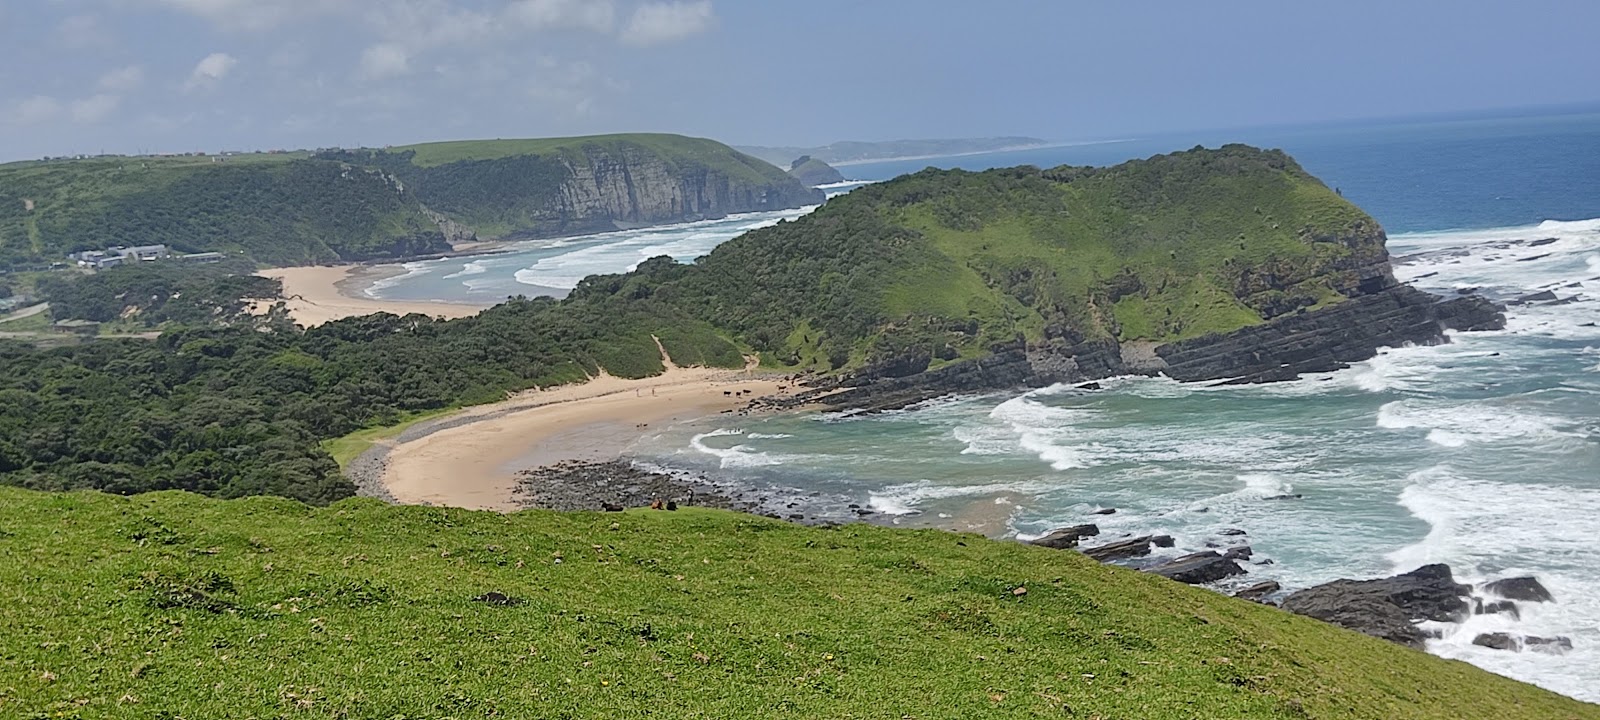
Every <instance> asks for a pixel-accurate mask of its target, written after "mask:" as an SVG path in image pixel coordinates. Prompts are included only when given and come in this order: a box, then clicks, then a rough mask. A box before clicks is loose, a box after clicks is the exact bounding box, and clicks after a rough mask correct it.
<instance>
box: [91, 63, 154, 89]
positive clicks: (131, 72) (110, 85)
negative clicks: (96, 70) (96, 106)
mask: <svg viewBox="0 0 1600 720" xmlns="http://www.w3.org/2000/svg"><path fill="white" fill-rule="evenodd" d="M142 85H144V68H142V67H139V66H138V65H129V66H127V67H120V68H117V69H115V70H112V71H110V72H107V73H106V74H104V75H101V76H100V82H99V84H98V87H99V88H100V89H101V90H105V91H107V92H116V93H127V92H133V91H134V90H138V89H139V87H140V86H142Z"/></svg>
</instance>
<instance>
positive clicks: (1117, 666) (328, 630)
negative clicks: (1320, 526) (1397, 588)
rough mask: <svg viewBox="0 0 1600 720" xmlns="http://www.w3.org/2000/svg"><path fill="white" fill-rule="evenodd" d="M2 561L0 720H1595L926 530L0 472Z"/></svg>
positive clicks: (1189, 598)
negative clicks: (19, 477)
mask: <svg viewBox="0 0 1600 720" xmlns="http://www.w3.org/2000/svg"><path fill="white" fill-rule="evenodd" d="M0 558H3V562H0V604H3V606H4V607H5V608H6V612H4V613H0V716H4V717H16V718H33V717H39V718H43V717H52V718H98V717H128V718H175V717H185V718H206V717H230V718H290V717H294V718H321V717H325V718H398V717H408V718H411V717H430V718H431V717H439V718H444V717H452V718H467V717H548V718H560V717H571V718H579V717H594V718H601V717H644V716H655V717H675V718H678V717H684V718H687V717H706V718H734V717H765V718H786V717H792V718H852V717H854V718H881V717H895V718H899V717H919V718H921V717H962V718H985V717H994V718H1001V717H1004V718H1014V717H1065V718H1096V717H1098V718H1141V719H1144V720H1159V719H1162V718H1185V719H1187V718H1194V717H1214V718H1324V719H1330V720H1331V719H1336V718H1362V719H1368V718H1388V719H1400V718H1419V719H1420V718H1440V719H1446V718H1447V719H1449V720H1471V719H1474V718H1483V719H1485V720H1488V719H1493V720H1511V719H1515V718H1539V719H1541V720H1547V719H1550V718H1600V707H1597V706H1593V705H1587V704H1583V703H1579V702H1577V701H1574V700H1571V699H1567V698H1563V697H1559V696H1556V695H1554V694H1551V693H1548V692H1545V691H1542V690H1539V689H1536V688H1534V687H1531V686H1528V685H1523V684H1520V683H1517V682H1514V681H1511V680H1508V679H1505V678H1501V677H1497V676H1495V675H1491V674H1489V673H1487V672H1484V671H1481V670H1478V669H1476V668H1473V667H1471V666H1469V665H1466V664H1464V663H1460V662H1453V661H1446V660H1442V659H1439V658H1435V657H1431V656H1428V655H1425V654H1423V653H1420V652H1416V651H1412V650H1409V649H1406V648H1402V647H1400V646H1397V645H1393V644H1390V643H1386V642H1383V641H1381V640H1376V639H1373V638H1369V637H1366V636H1363V635H1359V634H1356V633H1353V632H1349V631H1345V630H1342V629H1338V628H1336V627H1333V626H1330V625H1325V624H1322V623H1319V622H1317V621H1314V620H1309V619H1306V618H1301V617H1297V616H1292V615H1289V614H1288V613H1284V612H1280V611H1277V610H1275V609H1271V608H1267V607H1263V606H1259V605H1254V604H1251V603H1247V602H1244V601H1238V600H1233V599H1231V598H1226V597H1223V596H1221V595H1217V594H1215V593H1212V592H1209V591H1205V590H1199V589H1195V588H1191V587H1188V586H1184V585H1180V584H1178V583H1174V582H1170V581H1167V580H1163V579H1161V578H1157V577H1154V576H1149V575H1142V574H1139V573H1135V572H1132V571H1128V570H1123V569H1119V568H1114V567H1107V566H1102V565H1099V564H1097V563H1094V562H1092V561H1090V560H1087V559H1085V558H1083V557H1082V556H1080V555H1078V554H1077V553H1073V552H1062V551H1054V550H1045V549H1040V548H1032V547H1027V546H1023V545H1019V544H1014V543H1003V542H995V541H989V540H985V539H983V538H980V537H977V536H972V535H955V534H949V533H943V532H937V531H902V530H893V529H886V528H879V527H872V526H861V525H857V526H847V527H841V528H837V529H831V530H827V529H812V528H804V527H800V526H796V525H790V524H786V523H782V522H778V521H770V520H766V519H763V518H758V517H752V516H744V515H738V514H734V513H728V512H721V511H706V510H684V511H680V512H676V513H665V512H651V511H634V512H628V513H622V514H591V513H576V514H557V513H549V512H523V513H517V514H513V515H499V514H494V513H487V512H469V511H458V510H448V509H440V508H425V507H390V506H384V505H382V504H380V503H378V502H375V501H371V500H352V501H346V502H342V503H339V504H336V505H333V506H331V507H327V508H321V509H313V508H308V507H306V506H304V505H301V504H299V503H295V502H291V501H287V500H282V499H268V498H254V499H248V500H238V501H228V502H222V501H215V500H207V499H203V498H200V497H198V496H194V495H188V494H182V493H160V494H152V495H144V496H139V497H134V498H119V497H113V496H108V495H102V494H94V493H74V494H67V495H53V494H45V493H35V492H29V491H23V490H16V489H4V488H0ZM490 592H499V593H504V594H506V595H509V596H510V597H512V598H516V599H517V600H518V601H519V602H517V603H516V604H514V605H510V606H500V605H493V604H488V603H483V602H475V601H473V598H474V597H478V596H481V595H484V594H486V593H490Z"/></svg>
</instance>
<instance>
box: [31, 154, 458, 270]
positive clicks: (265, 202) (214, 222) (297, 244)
mask: <svg viewBox="0 0 1600 720" xmlns="http://www.w3.org/2000/svg"><path fill="white" fill-rule="evenodd" d="M154 244H165V245H170V246H172V247H173V248H175V249H177V250H179V251H183V252H201V251H224V252H241V253H245V254H248V255H249V256H251V257H253V258H255V259H256V260H258V261H261V262H264V263H271V264H296V263H310V262H331V261H336V260H365V259H371V258H382V257H397V256H404V255H413V254H417V253H424V252H436V251H440V250H447V249H449V245H448V244H446V243H445V239H444V236H443V235H442V234H441V233H440V231H439V228H438V227H437V225H436V224H435V223H433V222H432V221H431V220H429V218H428V217H427V216H426V215H425V214H424V213H423V212H422V209H421V207H420V205H419V204H418V203H417V201H416V198H415V197H413V196H411V195H410V194H409V193H406V192H404V191H403V190H402V189H401V188H400V187H399V186H398V185H396V184H395V182H394V180H393V178H391V177H387V176H385V174H384V173H382V172H380V171H378V170H375V169H371V168H353V167H349V166H346V165H343V164H340V163H334V162H325V161H319V160H311V159H307V158H305V157H300V156H292V155H259V156H249V157H244V158H230V159H227V160H225V161H224V160H223V159H222V158H194V157H184V158H104V159H92V160H74V161H53V162H48V163H18V164H11V165H0V266H4V265H7V264H22V263H29V262H40V261H52V260H61V259H63V257H62V256H63V255H65V254H66V253H69V252H75V251H78V250H98V249H101V248H105V247H109V246H114V245H125V246H134V245H154Z"/></svg>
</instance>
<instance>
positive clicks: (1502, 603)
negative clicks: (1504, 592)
mask: <svg viewBox="0 0 1600 720" xmlns="http://www.w3.org/2000/svg"><path fill="white" fill-rule="evenodd" d="M1472 614H1473V615H1510V616H1511V618H1512V619H1514V620H1521V619H1522V611H1521V610H1518V609H1517V604H1516V603H1514V602H1512V601H1510V600H1491V601H1488V602H1484V600H1483V598H1473V600H1472Z"/></svg>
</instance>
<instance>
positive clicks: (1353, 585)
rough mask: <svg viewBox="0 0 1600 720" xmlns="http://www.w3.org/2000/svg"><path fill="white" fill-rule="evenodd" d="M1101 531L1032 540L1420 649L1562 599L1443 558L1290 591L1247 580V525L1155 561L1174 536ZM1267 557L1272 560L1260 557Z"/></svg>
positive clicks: (1544, 643)
mask: <svg viewBox="0 0 1600 720" xmlns="http://www.w3.org/2000/svg"><path fill="white" fill-rule="evenodd" d="M1099 534H1100V529H1099V528H1098V527H1096V526H1095V525H1093V524H1082V525H1073V526H1070V527H1063V528H1058V529H1056V530H1053V531H1051V532H1049V533H1046V534H1045V535H1043V536H1041V537H1039V538H1036V539H1034V540H1031V541H1029V544H1031V545H1036V546H1040V547H1046V548H1051V549H1055V550H1077V551H1079V552H1082V553H1083V554H1084V555H1085V556H1087V557H1089V558H1091V559H1094V560H1098V561H1100V562H1104V563H1114V564H1117V565H1122V566H1125V567H1129V568H1132V569H1136V570H1140V571H1142V572H1147V573H1151V574H1154V575H1160V576H1162V577H1165V578H1167V579H1169V580H1174V581H1177V582H1181V583H1185V584H1188V585H1199V586H1206V587H1210V588H1211V589H1213V590H1217V591H1219V592H1223V593H1227V594H1231V595H1233V596H1234V597H1237V598H1240V599H1244V600H1250V601H1253V602H1259V603H1262V604H1266V605H1272V606H1274V607H1279V608H1282V609H1283V610H1286V611H1288V612H1292V613H1294V614H1296V615H1304V616H1306V617H1310V618H1315V619H1317V620H1322V621H1324V622H1328V623H1332V624H1334V625H1338V626H1340V627H1343V628H1346V629H1349V630H1354V631H1356V632H1360V633H1363V634H1366V635H1371V636H1373V637H1377V638H1381V639H1384V640H1388V641H1390V642H1394V643H1397V644H1400V645H1405V646H1407V647H1410V648H1414V649H1417V650H1424V649H1426V645H1427V641H1428V640H1430V639H1438V638H1441V637H1443V631H1442V630H1441V629H1440V628H1439V625H1448V624H1454V623H1461V622H1463V621H1465V620H1467V619H1468V618H1470V617H1472V616H1474V615H1502V616H1505V617H1509V618H1511V619H1512V620H1520V619H1521V605H1519V603H1549V602H1555V601H1556V599H1555V597H1554V596H1553V595H1552V594H1551V593H1550V591H1549V590H1547V589H1546V588H1545V587H1544V585H1542V584H1541V583H1540V582H1539V580H1538V579H1537V578H1534V577H1526V576H1523V577H1512V578H1502V579H1498V580H1493V581H1489V582H1486V583H1483V584H1482V585H1479V586H1477V587H1474V586H1472V585H1467V584H1464V583H1458V582H1456V581H1455V577H1454V574H1453V573H1452V571H1451V569H1450V567H1449V566H1448V565H1443V564H1433V565H1424V566H1422V567H1420V568H1417V569H1415V570H1412V571H1410V572H1406V573H1401V574H1399V575H1395V576H1392V577H1387V578H1377V579H1370V580H1348V579H1346V580H1334V581H1332V582H1328V583H1323V584H1321V585H1317V586H1314V587H1309V588H1304V589H1299V590H1294V591H1287V590H1285V589H1284V588H1282V587H1281V586H1280V585H1279V584H1278V583H1277V582H1276V581H1273V580H1266V581H1260V582H1253V583H1251V582H1249V581H1248V580H1245V579H1243V578H1244V577H1245V576H1246V575H1248V574H1249V570H1247V569H1246V568H1245V566H1244V565H1241V562H1246V561H1249V560H1250V558H1251V557H1252V556H1253V555H1254V551H1253V550H1252V549H1251V547H1250V545H1249V544H1248V541H1247V539H1246V538H1247V537H1248V533H1247V532H1246V531H1244V530H1239V529H1226V530H1222V531H1221V532H1219V533H1218V536H1217V537H1215V538H1212V539H1211V540H1209V541H1207V543H1206V545H1207V546H1208V547H1211V548H1214V549H1209V550H1203V551H1200V552H1195V553H1189V554H1186V555H1181V556H1179V557H1176V558H1165V559H1154V560H1151V559H1148V557H1149V556H1150V555H1151V548H1152V547H1172V546H1173V542H1172V538H1171V537H1169V536H1165V535H1144V536H1138V537H1124V538H1119V539H1117V540H1112V541H1109V542H1102V543H1100V544H1097V545H1093V546H1087V547H1085V546H1081V545H1080V544H1081V543H1082V542H1083V541H1085V540H1087V539H1089V538H1094V537H1097V536H1098V535H1099ZM1219 550H1220V552H1219ZM1268 563H1271V560H1263V561H1260V562H1258V563H1255V564H1258V565H1259V564H1268ZM1246 583H1248V584H1246ZM1472 643H1473V644H1474V645H1477V646H1480V647H1485V648H1490V649H1493V650H1502V651H1508V652H1522V651H1524V650H1527V651H1531V652H1543V653H1552V654H1561V653H1564V652H1566V651H1568V650H1571V649H1572V639H1571V638H1568V637H1561V636H1557V637H1540V636H1534V635H1525V634H1517V633H1510V632H1493V633H1479V634H1478V635H1476V636H1475V637H1474V638H1473V640H1472Z"/></svg>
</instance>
